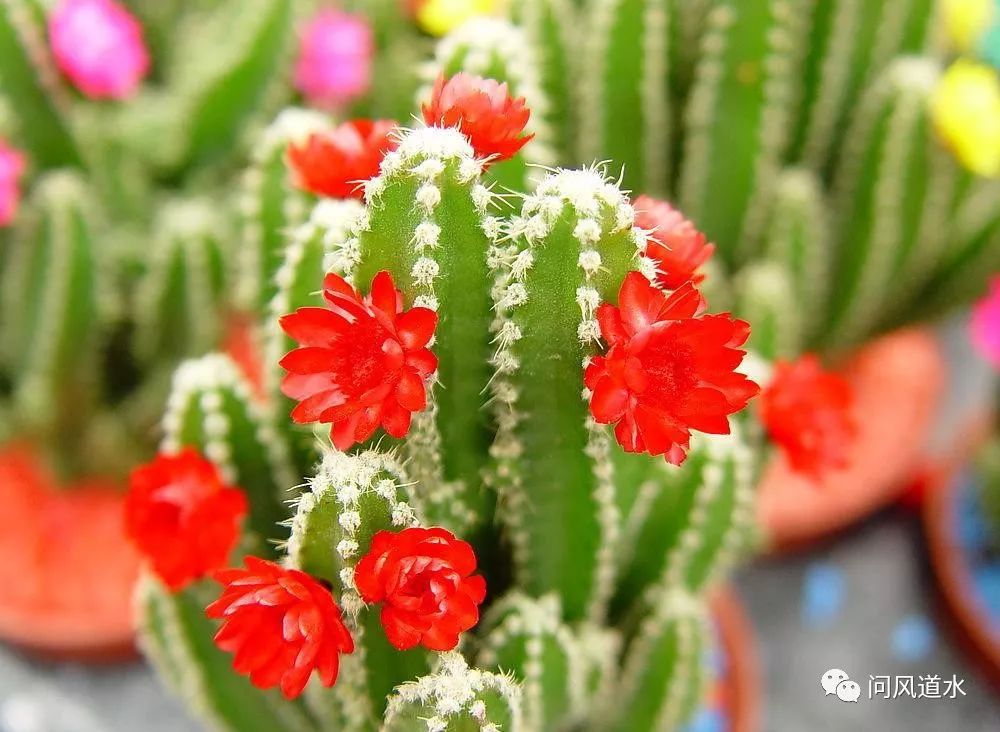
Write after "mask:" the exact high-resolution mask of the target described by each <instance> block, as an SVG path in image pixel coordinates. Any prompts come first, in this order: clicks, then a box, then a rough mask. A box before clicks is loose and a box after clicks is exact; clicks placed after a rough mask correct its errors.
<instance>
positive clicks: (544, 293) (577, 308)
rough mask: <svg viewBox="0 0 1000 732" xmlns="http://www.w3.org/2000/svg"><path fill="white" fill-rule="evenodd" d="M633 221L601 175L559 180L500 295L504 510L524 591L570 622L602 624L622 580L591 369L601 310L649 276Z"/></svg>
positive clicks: (525, 219)
mask: <svg viewBox="0 0 1000 732" xmlns="http://www.w3.org/2000/svg"><path fill="white" fill-rule="evenodd" d="M633 221H634V211H633V210H632V207H631V205H630V204H629V202H628V199H626V197H625V196H624V194H623V193H622V192H621V191H620V190H619V189H618V187H617V186H616V185H615V184H613V183H611V182H609V181H607V180H606V179H605V178H604V176H603V174H602V172H600V171H597V170H584V171H560V172H557V173H555V174H553V175H551V176H550V177H548V178H547V179H545V180H544V181H542V183H540V184H539V187H538V189H537V190H536V192H535V194H534V195H532V196H528V197H527V198H526V199H525V201H524V205H523V207H522V209H521V214H520V216H519V217H517V218H515V219H514V220H513V221H512V222H511V224H510V232H509V236H510V237H511V239H512V240H513V241H514V242H515V245H516V247H517V249H516V252H515V251H512V252H510V253H509V257H508V261H507V262H506V267H507V268H508V271H509V275H508V279H507V281H506V282H505V283H503V284H502V285H500V286H499V287H498V288H497V291H496V293H495V297H496V299H497V310H498V312H499V313H500V314H501V319H500V321H498V323H497V325H496V326H495V327H496V329H497V342H498V344H499V348H498V350H497V354H496V357H495V359H494V364H495V366H496V370H497V376H496V378H495V379H494V380H493V383H492V388H493V396H494V400H495V402H496V413H497V418H498V421H499V425H500V431H499V434H498V436H497V441H496V443H495V444H494V446H493V455H494V458H495V463H496V464H495V466H494V473H495V480H496V484H497V487H498V489H499V490H500V501H501V506H502V508H503V510H504V514H505V519H506V524H507V529H508V533H509V535H510V539H511V542H512V544H513V548H514V553H515V560H516V564H517V569H518V577H519V581H520V584H521V585H522V587H524V588H525V589H527V590H528V591H530V592H533V593H537V594H544V593H546V592H550V591H553V590H555V591H557V592H558V593H559V595H560V596H561V598H562V602H563V607H564V608H565V611H566V616H567V618H568V619H571V620H579V619H582V618H585V617H591V618H595V619H596V618H599V617H600V616H601V614H602V613H603V609H604V605H605V603H606V600H607V598H608V594H609V592H610V590H611V585H612V582H613V574H614V551H615V545H616V542H617V540H618V534H619V524H620V516H619V513H618V507H617V505H616V502H615V476H614V468H613V463H612V459H611V450H612V446H611V444H610V437H609V434H608V432H607V431H606V430H605V429H604V428H603V427H600V426H598V425H597V424H596V423H594V422H593V420H592V419H591V418H590V414H589V411H588V406H587V403H586V401H585V399H584V395H583V393H582V391H583V367H584V363H585V361H586V359H587V358H588V357H589V356H590V355H592V354H593V353H595V348H596V341H597V338H598V336H599V331H598V328H597V322H596V321H595V320H594V310H595V309H596V308H597V306H598V305H599V304H600V303H601V302H615V301H616V299H617V294H618V288H619V286H620V285H621V282H622V280H623V279H624V277H625V275H626V273H627V272H629V271H630V270H634V269H642V268H644V263H643V262H641V261H640V252H641V251H642V249H643V248H644V246H645V235H644V234H643V233H642V232H641V231H640V230H638V229H635V228H634V227H633ZM645 265H646V266H645V268H646V269H649V266H648V265H650V263H648V262H646V263H645ZM553 517H559V519H558V520H553Z"/></svg>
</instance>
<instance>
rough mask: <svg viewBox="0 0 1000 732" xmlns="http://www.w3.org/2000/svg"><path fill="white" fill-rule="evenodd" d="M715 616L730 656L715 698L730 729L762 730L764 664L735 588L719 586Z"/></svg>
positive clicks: (743, 731)
mask: <svg viewBox="0 0 1000 732" xmlns="http://www.w3.org/2000/svg"><path fill="white" fill-rule="evenodd" d="M711 604H712V616H713V617H714V619H715V626H716V629H717V631H718V633H719V642H720V643H721V645H722V653H723V656H724V657H725V659H726V664H725V674H724V675H723V677H722V678H721V679H719V680H718V684H717V696H718V698H717V699H716V700H715V701H716V702H717V703H718V704H720V705H721V707H722V709H723V710H724V712H725V714H726V718H727V720H728V722H729V727H728V728H727V729H728V730H729V732H759V730H760V704H761V688H760V666H759V665H758V660H757V644H756V639H755V638H754V634H753V630H752V628H751V626H750V623H749V621H748V620H747V617H746V614H745V613H744V611H743V606H742V604H741V603H740V600H739V597H738V596H737V594H736V592H735V590H733V589H732V588H729V587H722V588H719V589H718V590H717V591H716V592H715V594H714V595H713V597H712V600H711Z"/></svg>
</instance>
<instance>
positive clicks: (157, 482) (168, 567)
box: [125, 449, 247, 591]
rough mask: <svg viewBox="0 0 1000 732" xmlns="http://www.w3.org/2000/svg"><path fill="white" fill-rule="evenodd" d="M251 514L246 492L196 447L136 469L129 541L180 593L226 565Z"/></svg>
mask: <svg viewBox="0 0 1000 732" xmlns="http://www.w3.org/2000/svg"><path fill="white" fill-rule="evenodd" d="M246 514H247V499H246V496H245V495H244V493H243V491H241V490H240V489H239V488H234V487H232V486H228V485H226V484H225V483H224V482H223V480H222V477H221V476H220V475H219V471H218V469H216V467H215V466H214V465H213V464H212V463H210V462H209V461H208V460H206V459H205V458H203V457H202V456H201V455H199V454H198V453H197V452H195V451H194V450H192V449H185V450H183V451H182V452H180V453H178V454H177V455H159V456H157V457H156V459H155V460H153V461H152V462H151V463H148V464H146V465H143V466H140V467H138V468H136V469H135V470H134V471H133V472H132V478H131V482H130V488H129V493H128V496H127V497H126V499H125V527H126V531H127V532H128V535H129V538H130V539H131V540H132V542H133V543H134V544H135V545H136V547H138V549H139V551H140V552H141V553H142V555H143V556H144V557H145V558H146V559H147V561H148V562H149V563H150V565H151V566H152V568H153V571H154V572H156V574H157V575H158V576H159V577H160V579H161V580H163V583H164V584H165V585H167V587H169V588H170V589H171V590H174V591H176V590H180V589H183V588H184V587H185V586H186V585H188V584H189V583H191V582H193V581H195V580H198V579H201V578H202V577H205V576H206V575H208V574H209V573H210V572H212V571H214V570H216V569H219V568H221V567H224V566H226V562H227V560H228V559H229V554H230V552H231V551H232V550H233V547H234V546H236V543H237V541H238V540H239V537H240V523H241V522H242V520H243V518H244V517H245V516H246Z"/></svg>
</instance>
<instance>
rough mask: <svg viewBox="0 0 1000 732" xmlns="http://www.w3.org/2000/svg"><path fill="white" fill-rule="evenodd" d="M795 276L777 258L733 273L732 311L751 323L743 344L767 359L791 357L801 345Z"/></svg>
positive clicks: (797, 352) (800, 321) (800, 319)
mask: <svg viewBox="0 0 1000 732" xmlns="http://www.w3.org/2000/svg"><path fill="white" fill-rule="evenodd" d="M794 282H795V280H794V279H793V278H792V276H791V275H790V274H789V272H788V270H786V269H785V267H784V266H783V265H782V264H779V263H778V262H767V261H764V262H757V263H754V264H750V265H747V266H746V267H744V268H743V269H742V270H740V271H739V272H738V273H737V274H736V277H735V283H734V287H735V290H736V305H735V308H734V309H735V311H736V313H737V314H739V316H740V317H741V318H742V319H743V320H746V321H747V322H748V323H753V329H752V330H751V332H750V340H749V341H748V342H747V347H748V348H751V349H753V350H754V351H755V352H756V353H757V354H759V355H760V356H763V357H764V358H766V359H768V360H769V361H773V360H774V359H776V358H794V357H795V356H797V355H798V354H799V353H801V349H802V340H803V337H802V318H801V315H800V313H799V307H800V304H799V301H798V299H797V298H796V295H795V289H794V288H795V284H794Z"/></svg>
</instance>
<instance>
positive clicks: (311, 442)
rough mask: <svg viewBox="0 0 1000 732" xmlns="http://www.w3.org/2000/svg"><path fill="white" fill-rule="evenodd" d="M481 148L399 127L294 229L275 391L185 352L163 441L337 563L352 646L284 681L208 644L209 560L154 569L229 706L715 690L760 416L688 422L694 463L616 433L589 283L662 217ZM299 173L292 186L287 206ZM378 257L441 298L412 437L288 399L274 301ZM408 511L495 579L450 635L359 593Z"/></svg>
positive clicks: (190, 666)
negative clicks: (331, 670) (334, 672)
mask: <svg viewBox="0 0 1000 732" xmlns="http://www.w3.org/2000/svg"><path fill="white" fill-rule="evenodd" d="M266 138H267V135H265V139H266ZM533 144H534V142H532V143H529V145H528V146H527V147H526V148H525V149H524V154H525V155H526V156H527V155H530V154H531V146H532V145H533ZM511 162H512V163H513V164H514V165H516V164H518V163H519V162H521V161H518V160H517V159H516V158H515V159H514V160H512V161H511ZM521 164H522V165H523V162H521ZM484 167H485V166H484V162H483V160H481V159H477V157H476V156H475V155H474V152H473V149H472V147H471V146H470V144H469V142H468V141H467V140H466V138H465V137H464V136H463V135H462V134H461V133H460V132H459V131H457V130H455V129H445V128H439V127H421V128H419V129H415V130H412V131H405V132H403V133H401V139H400V142H399V146H398V148H397V149H396V150H395V151H394V152H391V153H389V154H388V155H387V156H386V157H385V159H384V160H383V163H382V166H381V171H380V174H379V175H378V176H377V177H376V178H373V179H372V180H370V181H368V182H367V183H366V184H365V202H364V203H361V202H359V201H355V200H329V199H328V200H321V201H319V202H318V203H316V204H315V206H314V208H313V211H312V214H311V215H310V217H309V219H308V221H307V222H306V223H304V224H302V225H301V226H299V227H297V228H294V229H293V230H291V231H290V232H289V233H288V242H287V246H286V247H284V249H283V256H282V258H281V259H282V261H281V262H280V263H279V264H277V265H275V266H274V271H273V277H272V278H271V279H270V280H269V282H270V283H271V287H272V288H273V294H272V295H271V300H270V304H269V307H268V308H267V309H266V311H265V314H264V317H263V318H262V321H261V327H260V330H261V334H262V342H263V344H264V345H263V349H262V350H263V353H264V354H265V356H264V359H263V368H264V376H263V379H262V381H263V390H264V394H263V395H261V394H257V393H255V389H254V387H253V386H252V385H251V384H250V383H249V382H248V381H247V380H246V378H245V377H244V376H243V375H242V374H241V371H240V369H239V367H238V366H237V365H236V364H235V363H233V361H232V360H230V359H229V358H228V357H227V356H224V355H221V354H213V355H208V356H205V357H202V358H200V359H197V360H191V361H188V362H186V363H185V364H183V365H182V366H181V367H180V368H179V369H178V371H177V372H176V374H175V376H174V385H173V391H172V394H171V397H170V400H169V405H168V409H167V413H166V416H165V418H164V421H163V429H164V433H165V436H164V442H163V444H162V449H163V451H164V452H167V453H171V452H176V451H177V450H178V449H180V448H182V447H189V448H194V449H196V450H197V451H198V452H199V453H201V454H203V455H205V456H206V457H208V458H209V459H210V460H212V461H213V462H214V463H215V464H216V465H217V466H218V467H219V468H220V470H221V471H222V474H223V475H224V476H225V477H226V479H227V480H229V481H231V482H232V484H234V485H239V486H241V487H242V488H243V489H244V490H246V492H247V494H248V495H249V497H250V507H251V508H250V515H249V519H248V522H247V526H248V530H247V531H246V532H245V536H244V539H243V542H242V544H241V552H245V553H250V554H254V555H256V556H260V557H265V558H270V559H276V558H278V557H281V558H282V559H281V561H282V562H283V563H284V564H285V565H286V566H290V567H294V568H296V569H299V570H302V571H304V572H306V573H307V574H308V575H310V576H312V577H316V578H319V579H321V580H323V581H324V582H325V583H327V584H328V585H329V587H330V588H331V589H332V592H333V594H334V597H335V598H337V600H338V602H339V604H340V605H341V606H342V607H343V609H344V612H345V621H346V623H347V627H348V628H349V629H350V631H351V635H352V636H353V638H354V643H355V645H356V650H355V652H354V653H353V654H351V655H345V656H343V657H342V658H341V669H340V678H339V680H338V681H337V683H336V685H335V686H334V687H333V688H330V689H328V688H324V687H323V686H322V685H320V684H319V682H318V680H313V682H312V684H311V685H310V686H309V687H307V689H306V692H305V694H304V695H303V697H302V698H301V699H299V700H295V701H286V700H283V699H282V698H281V696H280V695H279V694H278V693H277V692H276V691H273V690H272V691H265V690H260V689H257V688H255V687H254V686H253V685H252V684H251V683H250V682H249V681H248V680H247V679H245V678H244V677H242V676H239V675H238V674H236V673H235V672H233V671H231V670H229V669H228V664H229V658H228V656H227V655H226V654H224V653H223V652H222V651H220V650H219V649H217V648H215V647H214V646H213V645H212V642H211V637H212V634H213V633H214V632H215V627H214V623H213V622H212V621H211V620H209V619H208V618H206V617H204V615H203V610H202V609H203V608H204V607H205V605H206V604H207V603H208V601H210V600H211V598H212V592H213V590H212V588H211V584H210V583H208V582H207V581H205V582H199V583H196V584H194V585H192V586H190V587H188V588H186V589H183V590H180V591H178V592H171V591H168V590H167V589H166V588H165V587H164V586H163V585H161V584H160V583H159V582H158V581H157V580H156V579H155V578H154V577H152V576H150V577H149V578H148V579H147V580H146V581H145V582H144V583H143V587H142V589H141V592H140V605H141V608H142V638H143V641H144V647H145V650H146V652H147V654H148V656H149V657H150V658H151V660H152V661H153V662H154V664H155V665H156V666H157V668H158V669H159V670H160V671H161V672H162V675H163V676H164V677H165V678H166V679H167V680H168V681H170V682H171V683H172V684H173V685H174V686H175V687H176V688H177V689H178V691H179V692H180V693H182V694H183V695H184V696H185V697H186V698H187V699H188V700H189V701H190V703H191V705H192V706H193V707H194V708H195V709H196V710H198V711H199V712H200V713H201V714H202V715H203V716H204V717H205V718H206V719H208V720H210V721H211V722H213V723H214V724H215V725H217V726H219V727H221V728H224V729H233V730H245V729H257V728H264V725H266V727H267V728H269V729H290V730H291V729H344V730H367V729H376V728H384V729H387V730H424V729H427V730H444V729H484V730H490V729H502V730H508V731H515V730H519V729H520V730H549V729H560V728H564V727H568V726H573V725H580V724H583V725H585V726H587V727H588V728H590V727H593V728H604V727H607V728H615V729H623V730H625V729H628V730H639V729H675V728H678V727H679V726H680V725H681V724H683V723H684V722H685V721H686V720H687V719H688V718H689V717H690V716H691V714H692V713H693V711H695V710H696V709H697V708H698V706H699V704H700V703H701V701H702V697H703V691H704V689H705V685H706V683H707V680H708V669H707V667H706V655H707V651H708V649H710V648H711V647H712V646H713V644H714V642H715V640H714V635H713V630H712V627H711V622H710V613H709V609H708V604H707V603H708V600H707V597H708V589H709V588H710V586H711V584H712V582H713V581H714V580H716V579H718V578H719V577H720V576H721V574H722V573H723V572H724V571H725V570H726V569H727V568H728V567H729V566H730V565H731V564H732V563H733V561H734V560H735V559H736V558H737V557H738V556H739V555H740V554H741V553H744V552H745V551H747V550H748V548H749V547H750V545H751V542H752V540H753V530H752V514H753V511H752V501H753V486H754V483H755V477H756V475H755V474H756V466H757V464H758V460H757V458H756V455H757V454H758V452H759V451H758V449H757V448H758V447H759V445H757V443H756V442H755V440H754V439H753V437H752V435H753V433H754V430H753V429H752V425H751V424H750V423H746V424H744V423H743V422H744V420H743V419H742V418H741V419H740V420H738V421H735V422H734V424H733V429H732V433H731V434H729V435H724V436H712V437H709V436H696V437H695V438H694V440H693V442H692V447H691V451H690V454H689V456H688V458H687V460H686V461H685V462H684V464H683V465H682V466H681V467H679V468H678V467H673V466H671V465H668V464H667V463H665V462H664V461H663V460H662V459H661V458H655V457H650V456H648V455H642V454H629V453H626V452H624V451H623V450H621V449H620V448H619V446H618V445H617V444H616V443H615V441H614V438H613V437H612V436H611V434H610V432H609V431H608V430H607V428H606V427H604V426H602V425H598V424H596V423H595V422H594V420H593V419H592V418H591V416H590V414H589V412H588V404H587V401H586V394H585V393H584V383H583V369H582V364H584V362H585V360H586V359H587V358H589V357H590V356H591V355H594V354H595V353H596V350H595V349H596V345H597V344H596V341H595V338H596V322H595V321H594V320H593V317H594V308H595V307H596V305H597V304H598V303H599V302H615V301H616V299H617V293H618V288H619V285H620V284H621V282H622V280H623V278H624V277H625V275H626V273H627V272H629V271H630V270H643V269H649V268H650V267H651V263H650V262H649V261H648V260H645V259H644V257H643V256H642V253H643V251H644V246H645V242H646V236H647V233H646V232H644V231H642V230H641V229H638V228H637V227H635V226H634V215H635V214H634V211H633V208H632V205H631V203H630V201H629V199H628V197H627V196H626V194H625V193H624V192H623V191H622V190H621V188H620V187H619V186H618V185H617V184H616V183H615V182H614V181H613V180H611V179H609V178H608V176H607V174H606V172H605V171H604V170H603V169H601V168H586V169H580V170H553V171H551V172H548V173H546V174H545V175H544V177H543V178H542V179H541V180H540V181H538V183H537V185H536V186H534V188H533V190H532V191H530V192H522V193H519V194H517V195H513V194H511V193H500V192H499V190H498V189H497V187H496V185H495V182H491V181H489V180H488V179H487V178H486V177H484V176H490V177H492V176H494V175H495V176H497V177H499V176H502V175H507V174H509V172H510V171H511V170H512V169H513V168H512V166H507V168H506V170H505V169H504V167H505V164H504V163H500V164H498V165H497V166H495V168H491V169H489V171H488V172H487V173H485V174H484V172H483V169H484ZM275 195H277V189H275ZM298 196H299V194H298V193H297V192H296V191H294V190H293V189H291V188H289V187H286V188H285V198H284V199H283V200H284V202H285V206H287V204H288V203H289V202H290V201H292V200H295V199H296V198H297V197H298ZM272 207H273V208H275V209H278V208H283V207H284V206H282V207H279V206H278V205H277V201H276V200H275V201H272ZM382 270H385V271H388V272H389V273H390V274H391V275H392V276H393V278H394V280H395V282H396V283H397V286H398V287H399V288H400V290H401V291H402V292H403V294H404V297H405V300H406V302H407V304H408V305H412V306H421V307H429V308H431V309H433V310H435V311H436V312H437V314H438V318H439V322H438V327H437V330H436V332H435V337H434V341H433V345H432V348H433V351H434V353H435V355H436V356H437V358H438V359H439V367H438V371H437V373H436V378H435V381H434V383H433V386H432V387H431V389H430V394H429V395H428V405H427V408H426V409H425V410H424V411H421V412H417V413H415V414H414V415H413V423H412V426H411V428H410V430H409V433H408V434H407V436H406V437H404V438H402V439H395V438H391V437H388V436H384V435H383V436H382V437H380V438H378V439H375V440H372V441H369V442H368V443H365V444H364V445H361V446H358V447H357V448H354V449H350V450H347V451H340V450H337V449H335V448H333V447H332V446H330V445H329V441H328V439H327V438H326V437H325V435H324V436H319V435H317V434H315V433H314V432H313V431H312V430H309V429H308V427H303V426H298V425H294V424H292V423H291V421H290V420H289V418H288V413H289V410H290V408H291V406H292V403H291V402H290V401H289V400H288V399H287V397H285V396H283V395H282V393H281V391H280V382H281V377H282V375H283V372H282V370H281V368H280V367H279V365H278V361H279V358H280V356H281V355H283V354H284V353H286V352H288V351H289V350H291V349H292V348H293V347H294V346H295V342H294V341H292V340H290V339H289V337H288V336H287V335H286V334H285V333H284V332H283V331H282V329H281V328H280V327H279V321H278V317H279V316H280V315H284V314H286V313H289V312H292V311H294V310H296V309H297V308H303V307H308V306H319V305H321V304H322V298H321V297H320V295H319V294H318V289H319V283H320V282H321V281H322V279H323V276H324V273H325V272H327V271H335V272H338V273H339V274H341V275H344V276H345V277H347V278H348V279H349V281H351V282H352V283H354V285H355V286H356V287H358V288H359V289H360V290H361V291H362V292H363V291H365V290H366V289H367V287H368V286H369V284H370V283H371V282H372V280H373V277H374V276H375V274H376V273H377V272H379V271H382ZM317 461H318V469H317V468H316V467H315V465H316V463H317ZM305 475H311V476H312V477H309V478H307V479H306V481H305V484H304V485H302V478H301V476H305ZM413 526H426V527H444V528H446V529H448V530H450V531H451V532H453V533H454V534H456V535H458V536H461V537H464V538H466V539H468V540H469V541H470V542H472V543H473V544H474V545H475V547H476V550H477V553H478V555H479V557H480V563H481V569H482V571H483V572H484V574H485V575H486V577H487V580H488V583H489V588H490V591H491V596H492V598H493V599H492V600H491V604H490V606H489V609H488V610H487V611H486V612H485V613H484V615H483V620H482V622H481V623H480V626H479V627H478V628H477V629H476V631H475V633H474V635H470V636H468V637H466V638H465V639H464V641H463V644H462V646H460V651H461V653H459V652H458V651H454V652H450V653H437V652H432V651H428V650H425V649H423V648H416V649H412V650H408V651H402V652H401V651H397V650H395V649H394V648H393V647H392V646H391V645H390V644H389V642H388V641H387V639H386V634H385V631H384V630H383V628H382V626H381V623H380V616H379V611H378V607H376V606H370V605H366V604H365V603H364V602H363V601H362V599H361V598H360V596H359V595H358V590H357V588H356V586H355V581H354V569H355V566H356V564H357V562H358V560H359V558H360V557H361V556H362V555H364V554H365V553H366V552H367V551H368V549H369V545H370V544H371V542H372V537H373V536H374V535H375V534H376V532H378V531H383V530H387V531H399V530H400V529H403V528H407V527H413ZM282 527H285V528H282ZM230 561H231V562H234V563H235V562H236V561H237V558H231V560H230ZM473 664H474V665H473Z"/></svg>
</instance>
